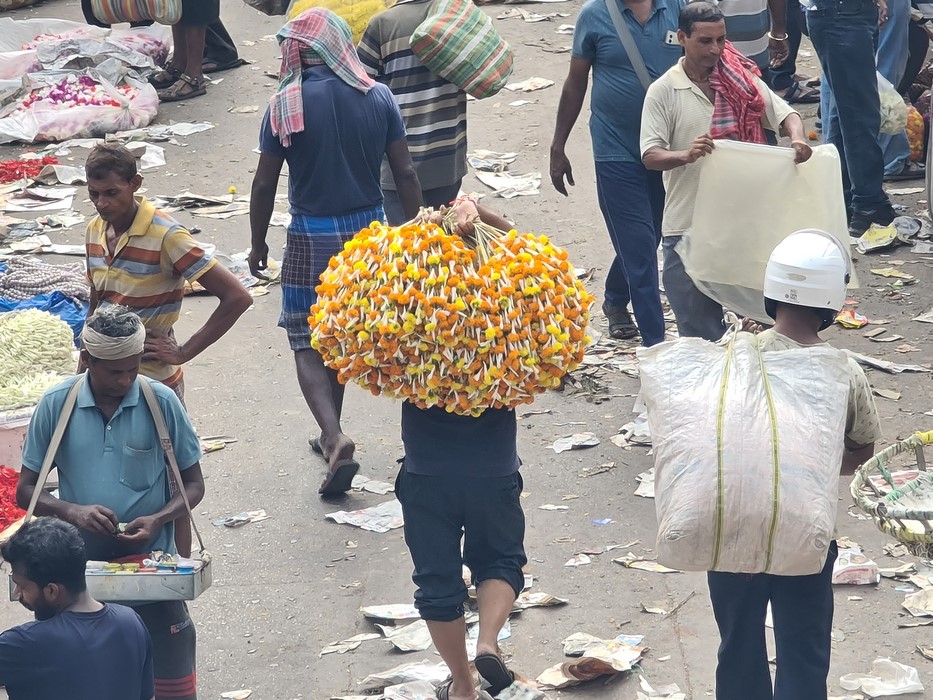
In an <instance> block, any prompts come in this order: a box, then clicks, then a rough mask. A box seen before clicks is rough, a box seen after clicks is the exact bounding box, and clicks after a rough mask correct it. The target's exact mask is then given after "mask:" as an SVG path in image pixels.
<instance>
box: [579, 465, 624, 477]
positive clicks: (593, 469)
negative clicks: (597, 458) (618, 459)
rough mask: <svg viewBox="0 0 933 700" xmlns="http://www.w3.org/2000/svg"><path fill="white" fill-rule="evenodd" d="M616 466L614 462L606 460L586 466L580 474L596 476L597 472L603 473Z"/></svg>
mask: <svg viewBox="0 0 933 700" xmlns="http://www.w3.org/2000/svg"><path fill="white" fill-rule="evenodd" d="M615 468H616V463H615V462H606V463H604V464H600V465H598V466H595V467H586V468H585V469H584V470H583V471H582V472H580V476H596V475H597V474H605V473H606V472H608V471H612V470H613V469H615Z"/></svg>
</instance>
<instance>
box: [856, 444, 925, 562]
mask: <svg viewBox="0 0 933 700" xmlns="http://www.w3.org/2000/svg"><path fill="white" fill-rule="evenodd" d="M931 444H933V430H931V431H927V432H925V433H915V434H914V435H912V436H910V437H909V438H907V439H906V440H901V441H900V442H898V443H896V444H894V445H891V446H890V447H888V448H887V449H885V450H882V451H881V452H879V453H878V454H876V455H875V456H874V457H872V458H871V459H869V460H868V461H867V462H865V464H863V465H862V466H861V467H859V468H858V471H857V472H856V473H855V478H853V479H852V484H851V486H850V487H849V490H850V492H851V494H852V499H853V500H854V501H855V505H857V506H858V507H859V508H860V509H861V510H862V511H863V512H865V513H867V514H868V515H869V516H871V518H872V520H874V521H875V524H876V525H877V526H878V528H879V529H880V530H881V531H882V532H885V533H887V534H888V535H890V536H891V537H893V538H894V539H896V540H897V541H898V542H902V543H903V544H904V545H905V546H906V547H907V549H909V550H910V552H911V553H912V554H914V555H916V556H918V557H922V558H924V559H930V558H933V473H930V472H928V471H927V464H926V459H925V457H924V454H923V448H924V447H926V446H928V445H931ZM908 453H912V454H913V455H914V458H915V460H916V461H915V462H914V463H913V464H910V463H909V462H907V461H906V460H902V461H901V463H900V464H899V465H898V467H897V470H896V471H895V470H894V469H892V463H893V462H894V460H895V459H896V458H897V457H900V456H901V455H906V454H908Z"/></svg>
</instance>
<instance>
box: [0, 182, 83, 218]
mask: <svg viewBox="0 0 933 700" xmlns="http://www.w3.org/2000/svg"><path fill="white" fill-rule="evenodd" d="M4 189H5V190H6V191H3V190H0V211H6V212H32V211H58V210H62V209H71V208H72V203H73V202H74V196H75V193H76V192H77V191H78V190H77V188H75V187H42V186H40V185H30V186H27V187H15V188H12V189H7V188H4Z"/></svg>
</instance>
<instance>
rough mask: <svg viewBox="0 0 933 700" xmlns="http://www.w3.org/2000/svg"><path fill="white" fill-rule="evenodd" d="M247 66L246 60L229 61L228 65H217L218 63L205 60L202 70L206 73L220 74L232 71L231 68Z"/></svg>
mask: <svg viewBox="0 0 933 700" xmlns="http://www.w3.org/2000/svg"><path fill="white" fill-rule="evenodd" d="M245 65H246V59H243V58H237V59H235V60H233V61H228V62H227V63H217V61H214V60H211V59H209V58H205V59H204V61H203V62H202V63H201V70H202V71H204V72H205V73H220V72H221V71H225V70H230V69H231V68H239V67H240V66H245Z"/></svg>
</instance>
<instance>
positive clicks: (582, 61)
mask: <svg viewBox="0 0 933 700" xmlns="http://www.w3.org/2000/svg"><path fill="white" fill-rule="evenodd" d="M592 65H593V62H592V61H590V60H588V59H586V58H577V57H576V56H575V57H573V58H571V59H570V71H569V72H568V73H567V80H566V81H564V88H563V90H562V91H561V93H560V104H559V105H558V106H557V125H556V126H555V127H554V138H553V140H552V141H551V165H550V171H551V184H552V185H554V189H556V190H557V191H558V192H560V193H561V194H562V195H564V196H565V197H566V196H567V188H566V187H565V185H564V177H565V176H566V178H567V183H568V184H570V185H571V186H573V185H575V184H576V183H574V181H573V170H572V168H571V167H570V160H569V159H568V158H567V154H566V153H565V151H564V149H565V148H566V146H567V139H568V138H569V137H570V132H571V131H572V130H573V125H574V124H575V123H576V121H577V117H579V116H580V110H581V109H583V100H584V99H585V98H586V88H587V84H588V83H589V80H590V68H591V67H592Z"/></svg>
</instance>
